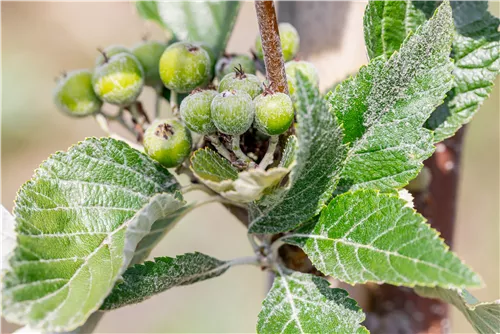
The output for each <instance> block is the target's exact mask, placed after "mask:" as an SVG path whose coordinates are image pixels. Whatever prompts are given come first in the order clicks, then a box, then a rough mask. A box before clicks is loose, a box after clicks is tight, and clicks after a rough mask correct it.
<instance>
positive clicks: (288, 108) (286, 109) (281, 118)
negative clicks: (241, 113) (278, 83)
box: [254, 93, 294, 136]
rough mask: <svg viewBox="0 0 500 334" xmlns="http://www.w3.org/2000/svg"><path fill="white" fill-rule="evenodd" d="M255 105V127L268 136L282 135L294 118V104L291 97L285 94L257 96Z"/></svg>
mask: <svg viewBox="0 0 500 334" xmlns="http://www.w3.org/2000/svg"><path fill="white" fill-rule="evenodd" d="M254 103H255V126H256V127H257V129H258V130H259V131H261V132H262V133H264V134H266V135H268V136H276V135H279V134H282V133H283V132H285V131H286V130H288V128H289V127H290V125H292V122H293V118H294V111H293V103H292V100H291V99H290V97H289V96H288V95H286V94H283V93H271V94H269V93H264V94H261V95H259V96H257V97H256V98H255V100H254Z"/></svg>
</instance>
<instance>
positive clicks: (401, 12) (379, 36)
mask: <svg viewBox="0 0 500 334" xmlns="http://www.w3.org/2000/svg"><path fill="white" fill-rule="evenodd" d="M425 19H426V17H425V14H424V13H423V12H421V11H420V10H418V9H416V8H415V6H414V5H413V3H412V2H411V1H370V2H369V3H368V5H367V6H366V10H365V15H364V17H363V28H364V34H365V44H366V49H367V52H368V56H369V57H370V59H371V58H376V57H378V56H383V57H384V58H385V59H389V57H390V56H391V55H392V54H393V53H394V51H397V50H399V47H400V46H401V44H402V43H403V41H404V40H405V39H406V36H408V34H409V33H410V32H411V31H412V32H415V31H416V30H417V28H418V27H419V26H420V25H421V24H422V23H424V22H425Z"/></svg>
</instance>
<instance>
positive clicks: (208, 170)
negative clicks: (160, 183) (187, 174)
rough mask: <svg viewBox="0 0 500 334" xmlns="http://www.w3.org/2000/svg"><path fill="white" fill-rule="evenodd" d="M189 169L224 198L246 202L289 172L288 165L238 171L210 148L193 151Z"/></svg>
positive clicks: (255, 197)
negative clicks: (286, 166)
mask: <svg viewBox="0 0 500 334" xmlns="http://www.w3.org/2000/svg"><path fill="white" fill-rule="evenodd" d="M191 170H192V171H193V173H194V175H195V176H196V177H197V178H198V179H199V180H200V181H201V182H203V183H204V184H205V185H206V186H207V187H209V188H210V189H212V190H213V191H216V192H218V193H219V194H220V195H222V196H224V197H226V198H227V199H229V200H231V201H235V202H240V203H248V202H252V201H255V200H257V199H259V198H261V197H262V196H263V195H264V194H265V193H266V192H267V191H268V189H272V188H274V187H275V186H276V185H278V184H279V182H280V181H281V180H282V179H283V178H284V177H285V176H286V175H287V174H288V173H289V172H290V168H285V167H276V168H269V169H268V170H263V169H260V168H257V169H249V170H246V171H243V172H241V173H238V171H237V169H236V168H234V167H233V166H232V165H231V163H230V162H229V161H227V160H226V159H224V158H223V157H221V156H220V155H219V154H218V153H216V152H214V151H212V150H211V149H209V148H206V149H200V150H198V151H196V152H195V153H194V154H193V156H192V158H191Z"/></svg>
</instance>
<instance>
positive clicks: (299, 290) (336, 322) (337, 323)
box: [257, 267, 368, 334]
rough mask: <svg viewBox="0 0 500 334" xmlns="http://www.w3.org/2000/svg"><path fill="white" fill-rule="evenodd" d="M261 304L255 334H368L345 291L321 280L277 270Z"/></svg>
mask: <svg viewBox="0 0 500 334" xmlns="http://www.w3.org/2000/svg"><path fill="white" fill-rule="evenodd" d="M277 269H278V271H279V273H278V274H277V275H276V277H275V279H274V282H273V286H272V287H271V290H270V291H269V293H268V295H267V297H266V299H265V300H264V302H263V303H262V310H261V311H260V313H259V320H258V323H257V332H258V333H273V334H274V333H368V331H367V330H366V328H364V327H363V326H361V322H362V321H363V320H364V319H365V315H364V314H363V312H362V311H361V309H360V308H359V307H358V305H357V303H356V301H355V300H353V299H351V298H349V296H348V295H347V291H345V290H343V289H338V288H330V287H329V285H330V283H329V282H328V281H327V280H325V279H324V278H321V277H317V276H313V275H309V274H303V273H299V272H285V269H284V268H281V267H278V268H277Z"/></svg>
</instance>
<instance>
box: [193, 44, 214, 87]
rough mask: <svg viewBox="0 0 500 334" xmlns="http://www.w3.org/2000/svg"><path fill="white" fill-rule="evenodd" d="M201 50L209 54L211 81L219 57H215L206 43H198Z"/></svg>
mask: <svg viewBox="0 0 500 334" xmlns="http://www.w3.org/2000/svg"><path fill="white" fill-rule="evenodd" d="M196 45H198V46H199V47H200V48H202V49H203V50H205V51H206V52H207V53H208V57H209V58H210V79H212V78H213V76H214V73H213V72H214V69H215V62H216V61H217V57H216V56H215V53H214V50H213V49H212V48H211V47H210V46H208V44H206V43H196Z"/></svg>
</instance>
